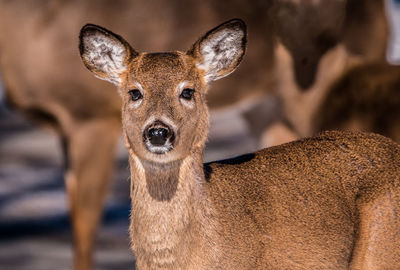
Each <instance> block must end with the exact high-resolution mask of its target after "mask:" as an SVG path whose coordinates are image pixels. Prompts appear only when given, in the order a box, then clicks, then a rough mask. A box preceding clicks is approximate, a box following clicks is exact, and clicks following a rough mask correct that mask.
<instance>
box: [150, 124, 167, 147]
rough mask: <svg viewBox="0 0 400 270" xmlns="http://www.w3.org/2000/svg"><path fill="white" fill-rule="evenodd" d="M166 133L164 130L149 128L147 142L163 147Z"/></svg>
mask: <svg viewBox="0 0 400 270" xmlns="http://www.w3.org/2000/svg"><path fill="white" fill-rule="evenodd" d="M168 133H169V132H168V129H166V128H151V129H149V140H150V142H151V144H152V145H157V146H161V145H164V144H165V142H166V141H167V139H168Z"/></svg>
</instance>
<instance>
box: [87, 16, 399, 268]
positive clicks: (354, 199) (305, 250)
mask: <svg viewBox="0 0 400 270" xmlns="http://www.w3.org/2000/svg"><path fill="white" fill-rule="evenodd" d="M231 23H233V24H236V25H238V24H237V23H236V22H232V21H231V22H228V23H226V24H222V25H220V26H219V27H218V28H216V29H214V31H217V34H218V31H222V32H223V31H224V30H225V29H226V28H227V27H228V25H229V24H231ZM92 27H95V26H89V29H88V27H84V28H83V29H82V32H83V33H84V35H85V33H87V32H86V31H88V32H90V33H93V36H91V35H92V34H90V35H89V36H88V39H83V40H81V42H84V43H86V42H89V40H90V39H94V38H96V37H97V36H98V35H102V34H101V32H100V31H99V32H98V33H95V31H92ZM235 31H236V30H235ZM237 31H239V30H237ZM111 34H112V33H111ZM238 36H240V35H238ZM211 39H212V38H211ZM195 46H196V45H195ZM216 51H218V50H217V49H216ZM88 55H89V52H86V51H84V52H83V53H82V57H83V58H84V61H87V60H85V58H87V57H89V56H88ZM110 59H112V57H111V58H110ZM202 61H203V60H202V55H201V54H200V55H197V56H193V54H191V53H189V54H184V53H180V52H176V53H166V54H146V53H144V54H140V55H139V56H138V57H137V58H135V59H133V60H132V62H131V64H129V65H128V67H127V69H126V72H125V73H124V75H122V77H123V78H124V81H123V82H122V83H121V84H119V85H118V88H119V91H120V94H121V97H122V100H123V102H122V104H123V106H122V121H123V125H124V133H125V136H126V140H127V146H128V148H129V159H130V167H131V178H132V185H133V187H134V188H133V191H132V194H131V198H132V212H131V226H130V235H131V239H132V248H133V250H134V252H135V255H136V258H137V266H138V268H139V269H398V268H399V267H400V220H399V219H398V215H399V213H400V176H399V175H400V146H399V145H398V144H396V143H394V142H393V141H391V140H390V139H387V138H385V137H382V136H379V135H374V134H365V133H353V132H346V133H341V132H327V133H323V134H321V135H319V136H316V137H313V138H308V139H303V140H301V141H296V142H292V143H289V144H285V145H281V146H277V147H272V148H269V149H264V150H262V151H259V152H256V153H254V154H248V155H245V156H241V157H238V158H236V159H230V160H224V161H219V162H213V163H210V164H205V165H203V163H202V156H203V150H204V143H205V139H206V136H207V130H208V113H207V111H208V109H207V106H206V104H205V101H204V95H205V92H206V90H207V84H206V83H205V81H204V76H205V73H207V72H208V71H207V70H200V69H199V68H197V65H196V63H199V62H202ZM230 63H233V66H231V67H230V68H232V69H234V68H235V67H236V65H237V62H236V61H230ZM221 70H227V69H226V67H221ZM110 76H113V74H110ZM182 81H187V82H189V83H190V87H191V88H193V89H195V96H194V99H193V100H192V101H193V102H194V103H195V105H194V107H185V106H184V105H182V104H180V98H179V91H178V92H177V88H176V87H177V86H178V85H179V83H180V82H182ZM138 83H140V85H142V86H143V89H142V91H143V100H142V101H140V102H141V103H140V105H138V106H133V104H135V102H138V101H132V100H130V99H129V95H128V94H127V93H128V91H129V89H132V87H138V86H137V85H138ZM152 117H153V118H155V120H157V119H158V118H162V117H168V119H170V121H172V122H173V123H174V125H176V126H177V134H178V136H177V138H176V144H175V145H174V148H173V149H172V150H171V151H170V152H168V153H165V154H161V155H157V154H154V153H151V152H150V151H148V150H146V148H145V147H144V143H143V140H142V136H141V133H142V132H143V131H142V127H143V126H144V124H145V123H146V121H148V119H152ZM149 162H150V163H151V165H150V166H149V165H147V164H148V163H149ZM176 164H179V165H180V168H179V173H177V170H176V166H175V165H176ZM149 170H152V171H151V172H149ZM161 170H162V171H161ZM166 175H168V178H170V179H175V181H174V182H173V185H177V186H176V189H175V188H173V190H174V193H173V194H172V193H170V192H168V190H170V189H167V191H165V192H167V193H168V195H169V198H168V200H159V198H157V197H154V196H152V194H151V192H150V190H149V185H148V183H149V182H148V181H149V179H148V178H149V177H150V178H151V179H150V181H152V182H153V181H157V180H156V179H157V178H158V179H159V181H160V185H161V183H165V177H166Z"/></svg>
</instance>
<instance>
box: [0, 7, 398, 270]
mask: <svg viewBox="0 0 400 270" xmlns="http://www.w3.org/2000/svg"><path fill="white" fill-rule="evenodd" d="M231 18H241V19H243V20H244V21H245V22H246V23H247V26H248V48H247V52H246V55H245V58H244V60H243V63H242V64H241V66H240V67H239V68H238V70H237V71H235V72H234V73H233V74H232V75H230V76H228V77H227V78H224V79H222V80H220V81H218V82H216V83H214V84H213V85H212V86H211V88H210V91H209V94H208V104H209V106H210V109H211V130H210V133H209V141H208V143H207V148H206V153H205V161H212V160H217V159H222V158H229V157H233V156H236V155H240V154H243V153H246V152H251V151H255V150H257V149H260V148H263V147H271V146H274V145H278V144H281V143H286V142H289V141H291V140H295V139H298V138H302V137H305V136H311V135H313V134H315V133H318V132H320V131H322V130H326V129H351V130H364V131H371V132H376V133H380V134H383V135H385V136H388V137H391V138H393V139H394V140H396V141H398V142H400V67H399V66H398V65H399V64H400V1H399V0H386V1H384V0H347V1H346V0H251V1H244V0H232V1H230V2H229V4H228V3H227V2H225V1H211V0H203V1H200V0H199V1H196V0H190V1H178V0H171V1H162V0H158V1H157V0H154V1H153V0H148V1H146V0H131V1H128V0H116V1H107V0H98V1H94V0H82V1H78V0H37V1H27V0H26V1H23V0H13V1H11V0H0V82H1V84H0V269H38V270H39V269H41V270H45V269H72V268H75V269H91V268H94V269H133V268H134V256H133V255H132V253H131V251H130V249H129V237H128V223H129V211H130V199H129V181H130V179H129V168H128V161H127V153H126V151H125V148H124V144H123V140H122V138H121V133H120V129H121V127H120V123H119V117H120V111H119V110H120V101H119V97H118V95H117V92H116V91H115V89H114V87H113V86H112V85H111V84H109V83H107V82H103V81H100V80H97V79H95V78H93V76H92V75H91V74H90V73H89V71H87V70H86V69H85V67H84V66H83V64H82V63H81V60H80V57H79V52H78V34H79V30H80V28H81V27H82V26H83V25H84V24H86V23H94V24H98V25H101V26H103V27H106V28H108V29H110V30H112V31H113V32H115V33H117V34H119V35H121V36H123V37H124V38H125V39H126V40H127V41H128V42H129V43H130V44H131V45H132V46H133V47H134V48H135V49H136V50H137V51H139V52H144V51H148V52H151V51H171V50H181V51H185V50H188V49H189V48H190V46H191V45H192V44H193V43H194V42H195V41H196V39H197V38H198V37H199V36H201V35H202V34H203V33H205V32H206V31H208V30H209V29H211V28H213V27H215V26H217V25H218V24H220V23H222V22H224V21H226V20H229V19H231ZM69 209H73V211H72V213H73V214H72V215H71V214H70V210H69ZM96 228H98V229H97V230H96ZM92 252H93V253H92ZM92 258H93V260H92ZM92 262H93V264H92Z"/></svg>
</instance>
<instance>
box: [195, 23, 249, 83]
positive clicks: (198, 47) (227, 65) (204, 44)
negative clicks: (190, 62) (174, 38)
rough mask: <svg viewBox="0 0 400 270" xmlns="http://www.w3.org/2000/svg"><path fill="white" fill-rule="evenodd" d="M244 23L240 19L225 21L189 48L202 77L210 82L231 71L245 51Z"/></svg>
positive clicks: (237, 64)
mask: <svg viewBox="0 0 400 270" xmlns="http://www.w3.org/2000/svg"><path fill="white" fill-rule="evenodd" d="M246 35H247V34H246V24H245V23H244V22H243V21H242V20H240V19H233V20H230V21H227V22H225V23H223V24H221V25H219V26H217V27H215V28H214V29H212V30H210V31H208V32H207V33H206V34H205V35H204V36H203V37H201V38H200V39H199V40H198V41H197V42H196V43H195V44H194V45H193V47H192V49H191V50H189V52H188V54H189V55H192V56H193V57H194V58H195V61H196V66H197V68H199V69H201V70H204V72H205V75H204V79H205V80H206V82H211V81H215V80H218V79H220V78H223V77H225V76H227V75H229V74H230V73H232V72H233V71H234V70H235V69H236V68H237V67H238V66H239V64H240V62H241V61H242V58H243V55H244V53H245V51H246V43H247V36H246Z"/></svg>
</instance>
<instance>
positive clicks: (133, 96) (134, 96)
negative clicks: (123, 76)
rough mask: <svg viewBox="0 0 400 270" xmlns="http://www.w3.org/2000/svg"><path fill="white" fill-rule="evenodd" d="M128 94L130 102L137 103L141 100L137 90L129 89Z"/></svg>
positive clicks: (141, 96) (140, 94)
mask: <svg viewBox="0 0 400 270" xmlns="http://www.w3.org/2000/svg"><path fill="white" fill-rule="evenodd" d="M128 93H129V95H130V96H131V100H132V101H138V100H139V99H141V98H143V95H142V93H141V92H140V91H139V90H138V89H131V90H129V91H128Z"/></svg>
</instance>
